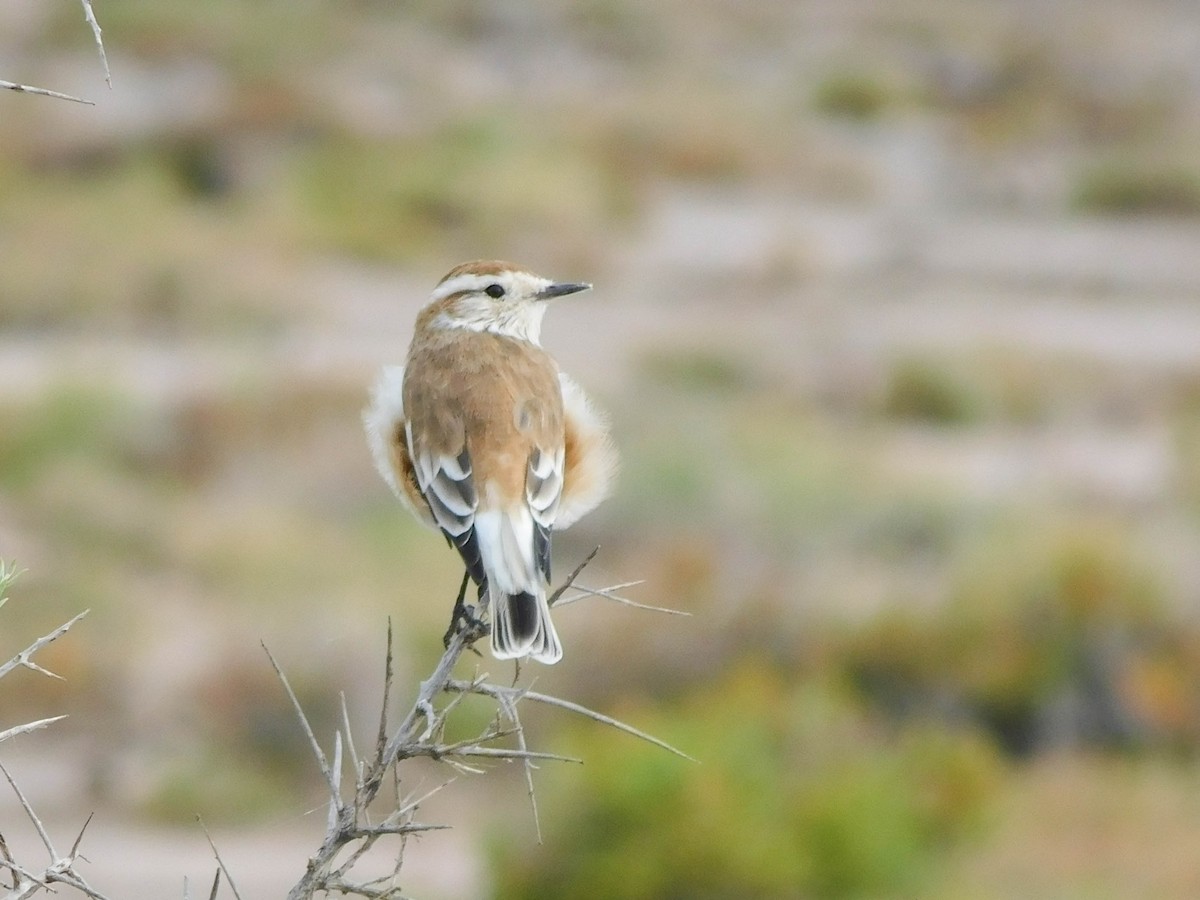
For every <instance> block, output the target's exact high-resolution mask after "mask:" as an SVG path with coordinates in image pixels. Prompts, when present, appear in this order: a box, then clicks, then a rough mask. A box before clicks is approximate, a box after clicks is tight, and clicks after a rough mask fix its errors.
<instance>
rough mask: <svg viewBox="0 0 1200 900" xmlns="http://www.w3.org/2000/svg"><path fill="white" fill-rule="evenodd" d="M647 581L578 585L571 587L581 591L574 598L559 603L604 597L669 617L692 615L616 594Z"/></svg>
mask: <svg viewBox="0 0 1200 900" xmlns="http://www.w3.org/2000/svg"><path fill="white" fill-rule="evenodd" d="M645 583H646V582H645V581H627V582H625V583H624V584H614V585H613V586H612V587H606V588H586V587H583V586H582V585H579V584H576V585H572V586H571V590H574V591H579V593H578V594H576V595H575V596H573V597H566V598H564V599H562V600H560V601H559V603H558V605H559V606H566V605H567V604H568V603H575V602H577V601H579V600H583V599H585V598H587V597H603V598H605V599H608V600H615V601H616V602H617V603H622V604H624V605H625V606H632V607H633V608H634V609H645V610H648V611H649V612H660V613H666V614H667V615H668V616H690V615H691V613H690V612H687V611H686V610H682V609H671V608H670V607H669V606H650V605H649V604H647V603H638V602H637V601H636V600H630V599H629V598H628V597H622V596H621V595H620V594H618V593H616V592H617V591H619V590H620V589H621V588H627V587H634V586H636V585H639V584H645Z"/></svg>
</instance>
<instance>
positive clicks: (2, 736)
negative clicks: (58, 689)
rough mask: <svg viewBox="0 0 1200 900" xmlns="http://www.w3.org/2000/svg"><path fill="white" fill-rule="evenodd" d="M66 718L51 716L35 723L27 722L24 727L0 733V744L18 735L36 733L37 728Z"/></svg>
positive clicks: (15, 727) (19, 726)
mask: <svg viewBox="0 0 1200 900" xmlns="http://www.w3.org/2000/svg"><path fill="white" fill-rule="evenodd" d="M65 718H66V716H52V717H51V718H49V719H38V720H37V721H36V722H27V723H25V724H24V725H16V726H14V727H12V728H9V729H8V730H7V731H0V743H3V742H4V741H7V740H8V739H9V738H11V737H16V736H17V735H18V734H28V733H29V732H31V731H37V730H38V729H39V728H45V727H46V726H47V725H52V724H54V723H55V722H57V721H59V720H60V719H65Z"/></svg>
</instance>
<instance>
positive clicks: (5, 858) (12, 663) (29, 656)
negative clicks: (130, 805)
mask: <svg viewBox="0 0 1200 900" xmlns="http://www.w3.org/2000/svg"><path fill="white" fill-rule="evenodd" d="M15 577H16V572H15V571H14V570H13V569H12V568H10V567H9V566H8V565H7V564H6V563H4V562H3V561H2V560H0V594H3V592H4V590H5V589H6V588H7V587H8V585H9V584H11V583H12V581H13V579H14V578H15ZM5 599H7V598H4V597H3V596H0V606H3V605H4V601H5ZM85 615H87V610H84V611H83V612H81V613H80V614H79V615H77V616H76V617H75V618H73V619H71V621H69V622H67V623H66V624H64V625H60V626H59V627H58V628H56V629H54V631H52V632H50V633H49V634H47V635H43V636H42V637H40V638H38V639H37V640H36V641H34V642H33V643H32V644H30V645H29V646H28V647H26V648H25V649H24V650H22V651H21V652H20V653H18V654H17V655H16V656H14V657H13V658H12V659H10V660H9V661H8V662H6V663H4V664H3V665H0V678H3V677H4V676H5V675H7V674H9V673H10V672H12V671H14V670H15V669H18V668H24V669H29V670H31V671H33V672H38V673H40V674H42V675H46V676H49V677H50V678H61V676H59V675H56V674H55V673H53V672H51V671H50V670H49V669H46V668H43V667H42V666H40V665H38V664H37V663H36V662H34V661H33V657H34V654H36V653H37V652H38V651H40V650H42V649H43V648H44V647H45V646H46V645H47V644H50V643H52V642H53V641H56V640H58V638H60V637H62V636H63V635H64V634H66V633H67V631H68V630H70V628H71V626H72V625H74V624H75V623H76V622H78V621H79V620H80V619H82V618H83V617H84V616H85ZM64 718H66V716H53V717H51V718H48V719H39V720H38V721H36V722H27V723H25V724H24V725H16V726H14V727H12V728H8V729H5V730H4V731H0V742H3V741H5V740H7V739H8V738H12V737H16V736H17V735H20V734H28V733H29V732H31V731H36V730H37V729H39V728H45V727H46V726H47V725H50V724H51V723H53V722H57V721H58V720H59V719H64ZM0 773H3V775H4V778H5V779H6V780H7V781H8V784H9V787H11V788H12V790H13V793H15V794H16V795H17V800H18V802H19V803H20V804H21V809H23V810H24V811H25V816H26V818H28V819H29V821H30V823H31V824H32V825H33V828H34V831H36V832H37V836H38V838H39V839H40V840H41V842H42V846H43V847H44V848H45V850H46V854H47V856H48V857H49V862H48V863H46V864H45V865H40V866H37V865H28V864H23V863H19V862H18V861H17V860H16V859H14V858H13V856H12V854H11V853H10V852H9V849H8V845H7V844H6V843H5V842H4V839H3V837H2V836H0V872H3V871H5V870H7V872H8V875H9V884H8V885H7V891H8V892H7V893H6V894H5V895H4V900H25V898H27V897H32V896H33V895H34V894H37V893H38V892H40V891H43V890H44V891H49V892H51V893H54V892H55V885H64V884H65V885H67V886H68V887H71V888H74V889H75V890H76V891H78V892H79V893H81V894H83V895H85V896H87V897H92V898H94V900H106V898H105V897H104V895H103V894H101V893H99V892H98V891H96V890H95V889H94V888H92V886H91V885H89V884H88V883H87V881H86V879H84V877H83V876H82V875H80V874H79V872H78V871H76V869H75V863H76V861H77V860H78V859H80V856H79V845H80V843H81V842H82V841H83V833H84V831H86V830H87V826H88V823H89V822H91V820H92V817H91V816H88V818H87V821H86V822H84V823H83V828H81V829H79V834H78V835H77V836H76V838H75V840H74V842H72V844H71V850H70V852H68V853H67V854H65V855H63V854H60V853H59V852H58V851H57V850H55V848H54V843H53V842H52V841H51V840H50V833H49V832H48V831H47V830H46V827H45V825H43V824H42V820H41V819H40V818H38V815H37V813H36V812H34V809H33V806H32V804H30V802H29V800H28V798H26V796H25V793H24V792H23V791H22V790H21V788H20V786H19V785H18V784H17V782H16V779H14V778H13V776H12V775H11V774H10V773H9V771H8V769H6V768H5V767H4V765H3V764H2V763H0ZM4 887H5V886H4V885H0V888H4Z"/></svg>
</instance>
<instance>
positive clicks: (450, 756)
mask: <svg viewBox="0 0 1200 900" xmlns="http://www.w3.org/2000/svg"><path fill="white" fill-rule="evenodd" d="M598 549H599V548H597V549H596V550H593V551H592V552H591V553H589V554H588V555H587V556H586V557H585V558H584V559H583V561H582V562H580V564H579V565H578V566H576V567H575V569H574V571H573V572H571V573H570V575H568V577H567V579H566V581H564V582H563V583H562V585H561V586H559V587H558V588H557V589H556V590H555V591H554V592H553V593H552V594H551V595H550V597H549V598H548V602H549V603H551V604H553V603H555V602H557V601H558V600H559V599H560V598H561V597H562V596H563V593H564V591H566V590H568V589H570V588H572V587H573V586H574V581H575V579H576V578H577V577H578V576H579V574H580V573H581V572H582V571H583V570H584V568H586V567H587V565H588V563H590V562H591V561H592V559H594V558H595V556H596V552H597V550H598ZM638 583H640V582H630V583H626V584H619V585H614V586H612V587H610V588H603V589H600V590H592V589H590V588H583V587H575V590H576V591H578V592H579V593H580V594H581V595H595V596H602V597H607V598H608V599H613V600H616V601H617V602H621V603H627V604H629V605H633V606H638V607H642V606H644V604H639V603H634V602H633V601H631V600H628V599H627V598H624V597H621V596H619V595H618V594H617V593H616V592H617V591H618V590H621V589H623V588H626V587H631V586H633V585H634V584H638ZM572 599H576V598H572ZM567 602H569V601H567ZM646 608H648V609H656V608H655V607H646ZM664 611H665V612H678V611H675V610H664ZM460 621H463V620H460ZM484 634H486V630H485V627H484V626H483V625H482V624H481V623H479V622H477V621H475V620H473V619H470V618H468V619H466V620H465V621H463V624H462V626H461V627H460V628H459V629H458V630H457V631H454V632H453V633H452V634H451V635H450V638H449V641H448V642H447V644H446V648H445V652H444V653H443V654H442V656H441V658H440V659H439V660H438V662H437V663H436V664H435V666H434V668H433V671H432V672H431V673H430V674H429V677H427V678H426V679H425V680H423V681H421V682H420V683H419V684H418V687H417V692H416V696H415V697H414V698H413V699H412V704H411V706H410V707H409V708H408V711H407V712H406V713H405V715H404V717H403V718H402V719H401V720H400V722H399V724H397V725H396V726H394V727H391V726H389V724H388V706H389V699H390V697H391V691H392V684H393V679H394V670H393V632H392V623H391V621H390V620H389V621H388V632H387V654H386V658H385V665H384V685H383V703H382V706H381V710H380V714H379V730H378V733H377V736H376V739H375V748H374V754H373V756H372V757H371V758H369V759H360V758H359V757H358V755H357V750H356V749H355V747H354V743H353V740H352V737H351V726H350V716H349V712H348V708H347V703H346V698H345V695H344V694H343V695H342V696H341V723H340V726H339V728H338V731H337V733H336V736H335V743H334V763H333V767H334V769H336V770H337V775H340V771H341V754H342V752H343V751H344V752H345V753H347V754H349V757H350V760H351V764H352V765H353V766H354V770H355V788H354V795H353V797H352V798H347V799H346V800H344V801H341V805H340V806H338V807H336V808H334V807H331V809H330V815H329V819H328V827H327V829H326V834H325V838H324V840H323V842H322V844H321V846H320V847H319V848H318V849H317V851H316V852H315V853H314V854H313V856H312V857H310V858H309V860H308V865H307V866H306V869H305V872H304V874H303V876H302V877H301V878H300V880H299V881H298V882H297V883H296V884H295V885H294V886H293V887H292V889H291V891H290V892H289V894H288V900H310V898H312V897H313V896H314V895H315V894H317V893H326V894H330V893H334V894H337V893H340V894H352V895H355V896H359V897H368V898H370V897H388V898H395V897H397V896H399V895H398V893H397V891H398V888H397V884H398V878H399V871H400V867H401V865H402V862H403V857H404V850H405V846H406V841H407V838H408V836H409V835H411V834H419V833H421V832H425V831H432V830H438V829H441V828H444V827H446V826H441V825H429V824H425V823H419V822H416V821H414V817H415V815H416V813H417V809H418V807H419V806H420V804H421V803H422V802H423V801H424V800H426V799H427V798H428V797H429V796H430V795H431V794H433V793H434V792H436V791H438V790H441V789H442V788H444V787H445V786H446V784H449V783H450V782H446V783H445V784H442V785H439V786H438V787H436V788H434V789H433V791H430V792H429V793H428V794H425V795H423V796H421V797H416V798H415V799H414V795H413V794H409V796H408V798H407V799H403V800H402V795H401V792H400V786H399V785H400V775H399V772H400V767H399V763H401V762H403V761H404V760H407V759H411V758H413V757H418V756H424V757H427V758H429V759H432V760H436V761H439V762H441V763H443V764H444V765H447V766H449V767H450V768H452V769H455V770H457V771H461V772H470V773H473V774H483V773H484V772H486V771H487V768H489V767H490V763H491V761H503V762H511V761H520V762H521V764H522V767H523V769H524V776H525V783H526V787H527V789H528V794H529V800H530V805H531V808H532V811H533V818H534V826H535V828H536V830H537V834H538V840H539V842H540V841H541V822H540V820H539V815H538V807H537V798H536V794H535V791H534V784H533V769H534V768H535V763H537V762H539V761H541V760H554V761H556V762H573V763H580V762H582V760H580V759H578V758H576V757H571V756H565V755H563V754H560V753H552V752H546V751H541V750H534V749H531V748H530V747H529V746H528V742H527V740H526V734H525V729H524V726H523V724H522V722H521V717H520V714H519V712H518V708H519V704H520V701H521V700H523V699H525V698H529V699H530V700H533V701H535V702H538V703H543V704H546V705H550V706H557V707H560V708H562V709H566V710H569V711H571V712H575V713H578V714H579V715H583V716H586V717H588V718H591V719H593V720H594V721H597V722H600V723H601V724H606V725H611V726H613V727H615V728H617V729H619V730H621V731H625V732H626V733H628V734H631V735H633V736H634V737H637V738H640V739H642V740H644V741H647V742H649V743H651V744H654V745H655V746H658V747H661V748H663V749H665V750H668V751H670V752H672V753H674V754H676V755H678V756H680V757H682V758H684V759H691V757H689V756H688V755H687V754H686V753H683V752H682V751H680V750H677V749H676V748H674V747H672V746H671V745H670V744H668V743H666V742H665V741H662V740H659V739H658V738H655V737H653V736H652V735H649V734H646V733H645V732H643V731H640V730H639V729H637V728H634V727H633V726H631V725H627V724H625V723H624V722H620V721H618V720H616V719H613V718H611V717H610V716H605V715H603V714H602V713H598V712H595V711H593V710H590V709H588V708H587V707H584V706H580V705H579V704H576V703H572V702H570V701H567V700H562V699H560V698H557V697H551V696H549V695H545V694H538V693H534V692H532V691H529V690H528V689H526V688H524V687H520V686H519V684H518V682H519V680H520V678H521V673H522V668H521V666H520V665H518V666H516V668H515V670H514V671H515V677H514V681H513V685H512V686H511V687H502V686H500V685H496V684H492V683H490V682H488V681H487V680H486V677H487V676H480V675H479V674H478V673H477V674H476V676H475V678H474V679H473V680H470V681H468V680H461V679H455V678H453V677H452V675H453V671H454V668H455V666H456V665H457V663H458V661H459V659H460V658H461V657H462V655H463V653H464V652H465V651H466V650H468V649H470V648H472V645H473V644H474V643H475V642H476V641H477V640H479V639H480V638H481V637H482V636H483V635H484ZM264 649H266V648H265V647H264ZM268 657H269V658H270V659H271V665H272V666H273V667H274V668H275V672H276V674H277V675H278V676H279V679H280V681H281V683H282V684H283V685H284V689H285V691H286V692H287V694H288V697H289V699H290V700H291V703H292V706H293V709H294V711H295V712H296V715H297V718H299V719H300V722H301V726H302V728H303V730H304V733H305V734H306V735H307V737H308V739H309V743H310V745H311V747H312V750H313V755H314V756H315V757H316V759H317V762H318V765H319V766H320V767H321V771H322V773H323V774H324V775H325V778H326V781H327V782H328V783H329V786H330V793H331V796H333V797H335V798H338V797H339V796H340V791H339V790H338V781H337V775H335V774H334V773H333V771H332V770H331V768H330V766H329V763H328V762H327V761H326V759H325V756H324V753H323V752H322V751H321V748H320V746H319V745H318V743H317V740H316V737H315V735H314V733H313V731H312V728H311V726H310V725H309V723H308V720H307V718H306V717H305V715H304V712H303V710H302V709H301V707H300V703H299V701H298V699H297V698H296V695H295V693H294V692H293V691H292V689H291V687H290V685H289V683H288V680H287V678H286V677H285V676H284V674H283V672H282V670H281V669H280V667H279V665H278V663H277V662H276V661H275V659H274V658H273V657H271V656H270V652H269V651H268ZM467 694H476V695H480V696H485V697H488V698H490V699H491V700H493V701H495V703H496V705H497V710H496V715H495V716H494V717H493V718H492V720H491V721H490V723H489V724H488V725H487V727H485V728H484V729H483V730H482V732H481V733H479V734H477V735H476V736H475V737H472V738H467V739H464V740H459V741H454V742H446V740H445V738H444V735H445V730H446V723H447V719H448V717H449V716H450V714H451V713H453V712H454V711H455V710H456V709H457V708H458V707H459V705H460V704H461V703H462V702H463V699H464V697H465V696H466V695H467ZM443 695H450V696H449V699H448V701H446V702H444V703H443V705H442V706H441V708H439V707H438V705H437V704H438V702H439V698H441V697H442V696H443ZM506 739H507V740H506ZM500 741H504V743H503V744H500V745H497V742H500ZM513 743H515V746H511V744H513ZM389 778H390V779H391V781H392V783H393V784H394V785H395V796H394V797H392V798H391V800H390V804H391V806H390V811H389V812H387V813H386V814H385V815H384V816H383V818H382V820H379V821H376V822H374V823H372V822H371V815H370V809H371V806H372V804H373V803H375V802H376V801H377V799H378V796H379V792H380V790H381V789H382V788H383V785H384V783H385V782H386V781H387V780H388V779H389ZM391 835H396V836H398V837H399V839H400V846H399V850H398V851H397V852H396V855H395V859H394V867H393V870H392V875H391V876H388V877H384V878H376V879H373V880H368V881H361V880H354V879H353V878H352V874H353V872H354V870H355V869H356V867H357V865H358V863H359V862H360V861H361V860H362V859H363V858H364V857H365V856H366V854H367V853H368V852H369V851H370V850H371V849H372V848H373V847H374V846H375V845H376V843H377V842H378V841H379V840H381V839H382V838H386V837H388V836H391ZM343 851H345V852H343Z"/></svg>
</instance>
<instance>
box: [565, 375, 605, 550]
mask: <svg viewBox="0 0 1200 900" xmlns="http://www.w3.org/2000/svg"><path fill="white" fill-rule="evenodd" d="M558 380H559V384H560V385H561V387H562V394H563V432H564V438H565V442H566V448H565V449H566V452H565V459H564V461H563V468H562V489H561V490H562V496H561V498H560V501H559V504H558V512H557V516H556V518H555V527H556V528H559V529H562V528H566V527H568V526H569V525H572V524H573V523H575V522H577V521H578V520H579V518H580V517H581V516H583V515H584V514H586V513H589V512H591V511H592V510H593V509H595V508H596V507H597V506H598V505H599V504H600V501H602V500H603V499H604V498H605V497H607V496H608V494H609V492H610V491H611V490H612V484H613V480H614V478H615V477H616V474H617V465H618V458H617V448H616V447H615V446H613V442H612V439H611V438H610V437H609V436H608V422H607V420H606V419H605V416H604V414H603V413H601V412H600V410H598V409H597V408H596V406H595V405H594V404H593V403H592V401H591V400H590V399H589V398H588V396H587V394H585V393H584V392H583V388H581V387H580V386H579V385H578V384H576V383H575V382H574V381H573V380H572V379H571V378H570V376H568V375H566V374H565V373H562V372H560V373H559V375H558Z"/></svg>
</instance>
